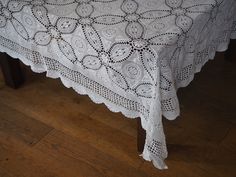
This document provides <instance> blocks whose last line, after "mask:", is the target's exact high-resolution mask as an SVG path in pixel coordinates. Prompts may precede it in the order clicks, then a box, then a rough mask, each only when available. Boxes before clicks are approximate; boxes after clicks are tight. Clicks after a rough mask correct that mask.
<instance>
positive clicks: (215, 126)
mask: <svg viewBox="0 0 236 177" xmlns="http://www.w3.org/2000/svg"><path fill="white" fill-rule="evenodd" d="M235 67H236V62H234V61H232V62H226V61H225V60H224V55H223V54H217V57H216V59H215V60H214V61H210V62H209V63H207V64H206V66H204V67H203V70H202V71H201V73H199V74H196V75H195V79H194V81H193V82H192V83H191V84H190V85H189V86H188V87H186V88H183V89H180V90H179V91H178V96H179V100H180V104H181V115H180V117H179V118H177V119H176V120H174V121H167V120H165V119H164V127H165V133H166V138H167V143H168V144H167V146H168V150H169V156H168V159H167V160H166V162H167V164H168V166H169V169H168V170H165V171H160V170H157V169H156V168H154V167H153V165H152V164H151V163H150V162H146V161H144V160H142V158H141V157H139V156H138V153H137V147H136V138H137V134H136V128H137V124H136V121H135V120H133V119H127V118H125V117H124V116H123V115H121V114H119V113H112V112H110V111H109V110H108V109H107V108H106V107H105V106H104V105H97V104H94V103H93V102H92V101H91V100H90V99H89V98H88V97H87V96H80V95H78V94H77V93H75V92H74V91H73V90H72V89H67V88H65V87H64V86H63V85H62V84H61V82H60V81H59V80H53V79H48V78H47V79H46V78H45V74H34V73H32V72H30V71H29V69H28V68H26V67H24V70H25V73H26V77H27V78H26V84H25V85H23V87H21V88H20V89H18V90H13V89H10V88H8V87H6V86H5V85H3V84H2V85H1V86H0V125H1V127H2V128H1V129H0V177H157V176H158V177H235V176H236V170H235V166H236V141H235V140H236V119H235V118H236V109H235V107H236V102H235V100H236V93H235V90H236V80H235V77H236V70H235ZM1 78H2V76H1V75H0V80H1ZM0 82H1V81H0ZM32 142H33V143H32Z"/></svg>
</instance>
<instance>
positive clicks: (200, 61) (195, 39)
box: [0, 0, 236, 169]
mask: <svg viewBox="0 0 236 177" xmlns="http://www.w3.org/2000/svg"><path fill="white" fill-rule="evenodd" d="M0 2H1V4H0V13H1V15H0V51H1V52H6V53H8V54H9V55H10V56H12V57H14V58H19V59H20V60H22V61H23V62H24V63H25V64H26V65H30V66H31V68H32V70H33V71H35V72H45V71H46V72H47V76H48V77H52V78H58V77H59V78H60V79H61V81H62V82H63V84H64V85H65V86H67V87H72V88H74V89H75V90H76V91H77V92H78V93H79V94H87V95H88V96H89V97H90V98H91V99H92V100H93V101H94V102H95V103H104V104H106V106H107V107H108V108H109V109H110V110H111V111H114V112H122V113H123V114H124V115H125V116H126V117H129V118H136V117H141V120H142V126H143V128H144V129H145V130H146V134H147V135H146V142H145V147H144V151H143V153H142V156H143V158H144V159H146V160H150V161H153V164H154V165H155V166H156V167H157V168H159V169H165V168H167V166H166V165H165V163H164V159H165V158H166V157H167V150H166V142H165V136H164V132H163V126H162V115H164V116H165V117H166V118H167V119H171V120H172V119H175V118H176V117H177V116H178V115H179V103H178V99H177V96H176V91H177V89H178V88H179V87H183V86H186V85H188V83H189V82H190V81H191V80H192V79H193V77H194V74H195V73H196V72H199V71H200V69H201V67H202V66H203V65H204V64H205V63H206V61H208V60H209V59H213V58H214V55H215V52H216V51H223V50H226V49H227V46H228V43H229V40H230V37H232V38H236V22H234V18H235V17H236V1H235V0H0Z"/></svg>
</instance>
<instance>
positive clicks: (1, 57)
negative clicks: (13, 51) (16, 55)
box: [0, 53, 24, 89]
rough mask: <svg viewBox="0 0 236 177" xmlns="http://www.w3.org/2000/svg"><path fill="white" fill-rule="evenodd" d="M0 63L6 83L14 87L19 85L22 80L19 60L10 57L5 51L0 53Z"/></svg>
mask: <svg viewBox="0 0 236 177" xmlns="http://www.w3.org/2000/svg"><path fill="white" fill-rule="evenodd" d="M0 65H1V68H2V72H3V77H4V79H5V83H6V85H8V86H9V87H11V88H15V89H16V88H18V87H20V86H21V85H22V83H23V82H24V75H23V72H22V70H21V67H20V61H19V60H18V59H13V58H11V57H10V56H8V55H7V54H5V53H0Z"/></svg>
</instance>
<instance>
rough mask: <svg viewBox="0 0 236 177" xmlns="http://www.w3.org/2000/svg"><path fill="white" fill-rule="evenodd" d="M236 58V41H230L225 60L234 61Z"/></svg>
mask: <svg viewBox="0 0 236 177" xmlns="http://www.w3.org/2000/svg"><path fill="white" fill-rule="evenodd" d="M235 58H236V40H230V43H229V47H228V50H227V51H226V52H225V60H227V61H233V60H235Z"/></svg>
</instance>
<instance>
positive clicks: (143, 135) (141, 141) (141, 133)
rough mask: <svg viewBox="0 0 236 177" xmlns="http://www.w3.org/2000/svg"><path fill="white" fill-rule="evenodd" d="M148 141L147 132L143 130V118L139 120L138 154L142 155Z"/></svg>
mask: <svg viewBox="0 0 236 177" xmlns="http://www.w3.org/2000/svg"><path fill="white" fill-rule="evenodd" d="M145 139H146V131H145V130H144V129H143V128H142V125H141V118H137V147H138V152H140V153H142V152H143V149H144V144H145Z"/></svg>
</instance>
